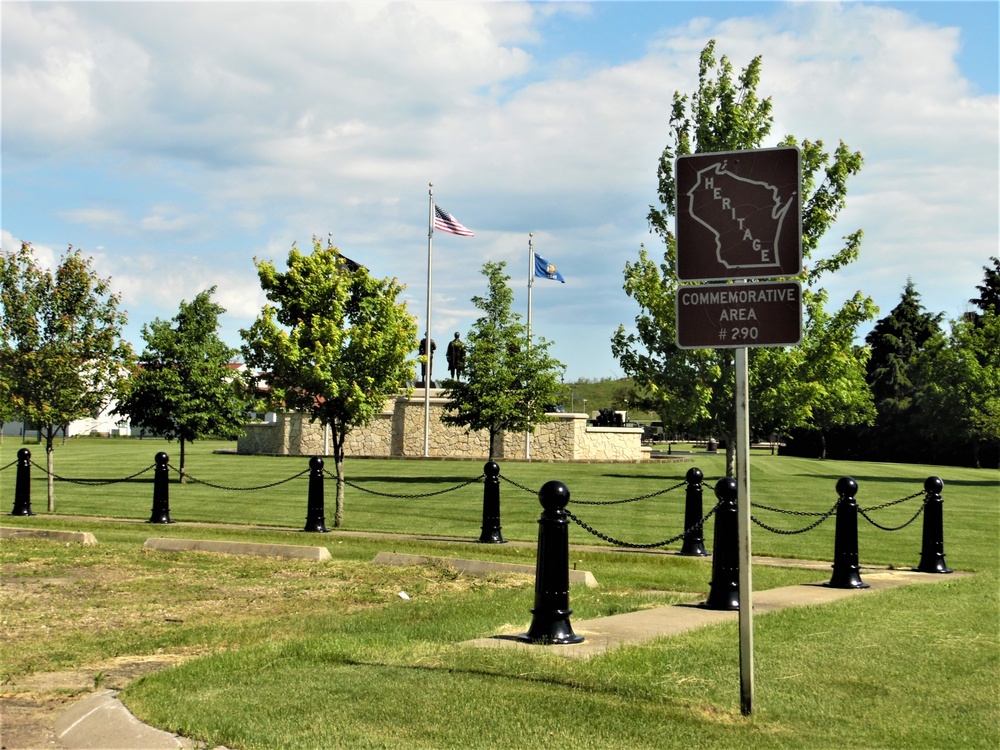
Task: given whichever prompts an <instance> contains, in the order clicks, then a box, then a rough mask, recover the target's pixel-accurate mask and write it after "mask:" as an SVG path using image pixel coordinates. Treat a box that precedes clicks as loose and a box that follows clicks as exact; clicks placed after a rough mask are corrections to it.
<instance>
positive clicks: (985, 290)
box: [969, 256, 1000, 320]
mask: <svg viewBox="0 0 1000 750" xmlns="http://www.w3.org/2000/svg"><path fill="white" fill-rule="evenodd" d="M990 260H991V261H993V268H990V267H989V266H983V272H984V274H985V276H984V278H983V283H982V284H979V285H977V286H976V289H978V290H979V296H978V297H976V298H975V299H970V300H969V303H970V304H972V305H975V306H976V307H978V308H979V312H978V313H972V315H973V317H974V319H976V320H978V319H979V318H980V317H981V316H982V315H983V314H986V313H992V314H993V315H1000V258H997V257H996V256H993V257H991V258H990Z"/></svg>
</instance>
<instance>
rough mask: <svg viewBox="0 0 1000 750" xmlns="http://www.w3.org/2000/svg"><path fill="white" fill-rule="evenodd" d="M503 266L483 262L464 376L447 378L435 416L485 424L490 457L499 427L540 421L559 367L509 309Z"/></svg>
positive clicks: (519, 427)
mask: <svg viewBox="0 0 1000 750" xmlns="http://www.w3.org/2000/svg"><path fill="white" fill-rule="evenodd" d="M505 267H506V263H503V262H500V263H486V264H485V265H484V266H483V275H484V276H485V277H486V280H487V287H488V290H487V294H486V296H485V297H479V296H476V297H473V298H472V303H473V304H474V305H475V306H476V307H477V308H479V309H480V310H481V311H482V312H483V315H482V316H481V317H479V318H477V319H476V322H475V323H474V324H473V325H472V329H471V330H470V331H469V334H468V336H467V337H466V354H465V376H466V379H465V381H464V382H461V383H451V384H450V387H449V389H448V391H447V393H446V395H447V397H448V399H449V400H448V404H447V406H446V407H445V408H446V411H447V412H448V413H446V414H445V415H444V416H443V417H442V418H441V421H442V422H444V423H445V424H450V425H455V426H458V427H465V428H467V429H468V430H486V431H487V432H488V433H489V436H490V449H489V450H490V460H492V459H493V456H494V455H496V439H497V437H498V436H499V435H500V434H501V433H503V432H515V433H517V432H534V428H535V425H536V424H539V423H541V422H545V421H546V417H545V405H546V404H549V403H552V402H553V396H554V394H555V393H556V392H557V391H558V390H559V375H560V373H561V372H562V371H563V370H564V369H565V368H564V367H563V365H562V364H561V363H560V362H557V361H556V360H555V359H553V358H552V357H550V356H549V354H548V350H549V346H550V344H551V342H548V341H545V340H544V339H537V340H535V341H531V342H529V341H528V340H527V335H528V332H527V327H526V326H525V325H523V324H522V323H521V322H520V321H521V316H520V315H518V314H517V313H514V312H512V311H511V303H512V302H513V300H514V293H513V292H512V291H511V289H510V286H508V284H507V282H508V281H510V276H507V275H506V274H505V273H504V268H505Z"/></svg>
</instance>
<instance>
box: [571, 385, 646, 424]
mask: <svg viewBox="0 0 1000 750" xmlns="http://www.w3.org/2000/svg"><path fill="white" fill-rule="evenodd" d="M631 391H632V378H602V379H600V380H591V379H589V378H584V379H583V380H578V381H576V382H575V383H565V384H564V385H563V386H562V394H561V395H562V398H561V400H559V401H558V402H557V403H560V404H562V406H563V408H564V409H565V410H566V411H571V412H585V413H586V414H588V415H590V416H593V415H594V413H595V412H598V411H600V410H601V409H614V410H616V411H627V412H628V419H629V421H634V422H652V421H656V420H658V419H659V417H658V416H657V415H656V414H653V413H651V412H640V411H635V410H634V409H632V408H630V407H629V406H628V398H629V394H630V393H631Z"/></svg>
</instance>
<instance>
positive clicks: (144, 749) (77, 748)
mask: <svg viewBox="0 0 1000 750" xmlns="http://www.w3.org/2000/svg"><path fill="white" fill-rule="evenodd" d="M55 733H56V739H57V740H58V741H59V742H60V743H61V744H62V745H63V746H64V747H67V748H74V750H175V749H176V748H194V747H196V746H197V745H196V744H195V743H193V742H191V741H190V740H186V739H184V738H182V737H177V736H176V735H173V734H171V733H170V732H164V731H163V730H160V729H155V728H153V727H151V726H148V725H147V724H143V723H142V722H141V721H139V720H138V719H137V718H135V716H133V715H132V714H131V713H130V712H129V710H128V709H127V708H125V706H124V704H123V703H122V702H121V701H120V700H118V698H117V694H116V693H115V691H113V690H102V691H100V692H97V693H94V694H93V695H90V696H88V697H86V698H84V699H83V700H81V701H79V702H78V703H74V704H73V706H72V707H71V708H70V709H69V710H68V711H66V712H65V713H64V714H62V715H61V716H60V717H59V718H58V719H57V720H56V724H55Z"/></svg>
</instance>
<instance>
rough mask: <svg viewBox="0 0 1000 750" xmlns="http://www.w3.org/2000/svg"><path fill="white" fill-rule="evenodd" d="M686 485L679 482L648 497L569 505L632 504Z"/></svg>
mask: <svg viewBox="0 0 1000 750" xmlns="http://www.w3.org/2000/svg"><path fill="white" fill-rule="evenodd" d="M686 484H687V481H686V480H685V481H683V482H679V483H677V484H675V485H674V486H673V487H667V488H666V489H665V490H657V491H656V492H650V493H649V494H648V495H640V496H639V497H630V498H629V499H628V500H570V502H571V503H575V504H576V505H624V504H625V503H634V502H637V501H638V500H648V499H649V498H651V497H656V496H657V495H665V494H666V493H668V492H672V491H673V490H676V489H677V488H678V487H683V486H684V485H686Z"/></svg>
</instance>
